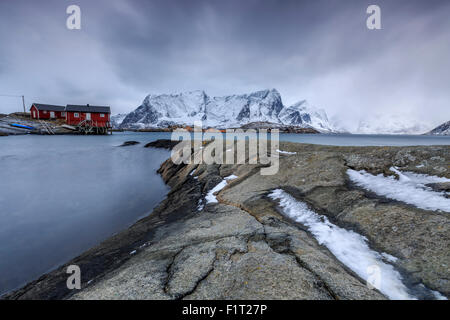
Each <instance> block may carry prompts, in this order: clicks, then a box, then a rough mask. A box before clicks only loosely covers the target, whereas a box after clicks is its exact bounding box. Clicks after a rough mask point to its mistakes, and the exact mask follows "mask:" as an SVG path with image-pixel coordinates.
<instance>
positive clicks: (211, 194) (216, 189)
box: [205, 175, 238, 203]
mask: <svg viewBox="0 0 450 320" xmlns="http://www.w3.org/2000/svg"><path fill="white" fill-rule="evenodd" d="M237 178H238V177H237V176H235V175H231V176H228V177H226V178H224V179H223V180H222V181H221V182H220V183H219V184H218V185H216V186H215V187H214V188H212V189H211V190H210V191H209V192H208V194H207V195H206V197H205V200H206V203H218V201H217V198H216V196H215V195H214V194H215V193H216V192H219V191H220V190H222V189H223V188H225V187H226V185H227V184H228V181H229V180H234V179H237Z"/></svg>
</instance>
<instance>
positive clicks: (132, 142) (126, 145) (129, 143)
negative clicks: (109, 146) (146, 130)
mask: <svg viewBox="0 0 450 320" xmlns="http://www.w3.org/2000/svg"><path fill="white" fill-rule="evenodd" d="M139 143H140V142H139V141H125V142H124V143H122V144H121V145H120V146H119V147H129V146H135V145H137V144H139Z"/></svg>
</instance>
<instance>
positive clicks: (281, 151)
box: [276, 149, 297, 154]
mask: <svg viewBox="0 0 450 320" xmlns="http://www.w3.org/2000/svg"><path fill="white" fill-rule="evenodd" d="M276 151H277V152H278V153H281V154H297V152H289V151H283V150H279V149H277V150H276Z"/></svg>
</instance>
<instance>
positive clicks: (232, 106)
mask: <svg viewBox="0 0 450 320" xmlns="http://www.w3.org/2000/svg"><path fill="white" fill-rule="evenodd" d="M199 120H200V121H203V125H204V126H205V127H216V128H236V127H241V126H243V125H246V124H249V123H272V124H282V125H288V126H295V127H301V128H315V129H317V130H319V131H321V132H330V131H332V127H331V125H330V123H329V121H328V118H327V115H326V113H325V111H323V110H317V109H315V108H313V107H311V106H310V105H309V104H308V103H307V102H306V101H301V102H298V103H296V104H294V105H292V106H290V107H285V106H284V105H283V102H282V100H281V96H280V94H279V92H278V91H277V90H275V89H272V90H262V91H257V92H254V93H250V94H243V95H231V96H224V97H209V96H208V95H207V94H206V93H205V92H204V91H192V92H186V93H180V94H170V95H168V94H162V95H148V96H147V97H146V98H145V99H144V101H143V103H142V105H141V106H139V107H138V108H137V109H136V110H134V111H133V112H130V113H129V114H128V115H127V116H126V117H125V118H124V119H123V121H122V122H121V124H120V128H134V129H143V128H160V127H168V126H171V125H189V126H192V125H193V124H194V121H199Z"/></svg>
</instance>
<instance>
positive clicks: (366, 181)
mask: <svg viewBox="0 0 450 320" xmlns="http://www.w3.org/2000/svg"><path fill="white" fill-rule="evenodd" d="M391 171H393V172H395V173H396V174H397V175H398V176H399V179H398V180H397V179H395V177H394V176H389V177H385V176H383V174H379V175H376V176H375V175H372V174H370V173H368V172H366V171H364V170H362V171H356V170H352V169H349V170H347V174H348V176H349V177H350V180H351V181H353V182H354V183H356V184H357V185H358V186H360V187H362V188H364V189H366V190H369V191H372V192H375V193H376V194H377V195H380V196H384V197H386V198H389V199H393V200H397V201H402V202H405V203H408V204H411V205H413V206H415V207H417V208H420V209H425V210H433V211H437V210H442V211H445V212H450V199H447V198H446V197H445V193H444V192H436V191H433V190H432V189H431V188H429V187H427V186H426V184H429V183H439V182H449V181H450V179H447V178H440V177H436V176H429V175H425V174H417V173H413V172H400V171H399V170H398V169H396V168H391Z"/></svg>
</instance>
